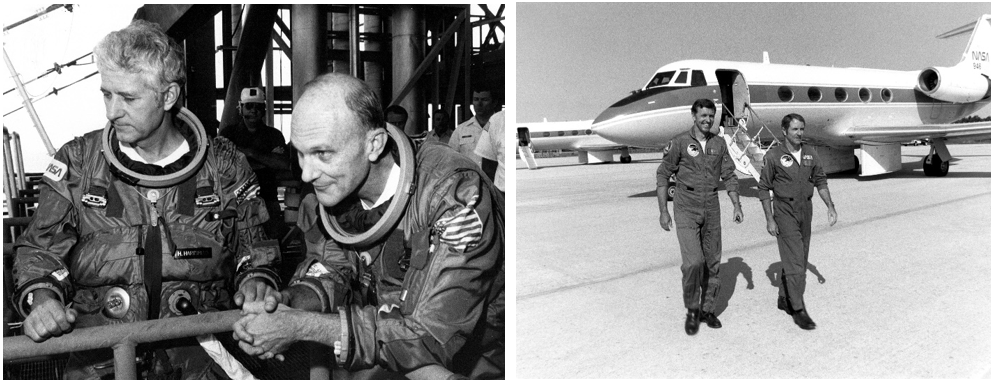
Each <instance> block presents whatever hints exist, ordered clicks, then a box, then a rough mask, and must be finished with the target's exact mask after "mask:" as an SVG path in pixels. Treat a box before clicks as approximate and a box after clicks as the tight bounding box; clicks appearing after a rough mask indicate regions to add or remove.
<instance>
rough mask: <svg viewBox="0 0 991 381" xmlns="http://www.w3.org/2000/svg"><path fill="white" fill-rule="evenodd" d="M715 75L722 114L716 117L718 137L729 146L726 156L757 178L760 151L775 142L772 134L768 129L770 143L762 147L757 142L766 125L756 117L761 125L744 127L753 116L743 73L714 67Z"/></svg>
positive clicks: (760, 166) (759, 141)
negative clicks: (719, 124)
mask: <svg viewBox="0 0 991 381" xmlns="http://www.w3.org/2000/svg"><path fill="white" fill-rule="evenodd" d="M716 79H717V80H718V81H719V92H720V94H721V96H722V97H723V105H722V107H721V109H722V110H721V111H723V113H725V116H721V117H720V121H722V124H721V126H722V127H723V130H722V137H723V139H725V140H726V145H727V146H728V147H729V150H730V156H731V157H732V158H733V163H734V164H736V169H737V170H738V171H740V172H743V173H746V174H749V175H751V176H753V178H754V179H755V180H757V181H760V172H761V170H762V169H763V166H764V152H766V151H767V149H768V148H770V147H771V145H773V142H776V141H777V140H776V138H775V137H774V135H773V134H771V133H770V131H768V132H767V134H768V135H769V136H770V138H771V141H772V143H769V144H768V145H767V146H766V147H764V146H761V133H763V132H764V130H765V129H766V127H767V126H765V125H763V123H761V122H760V121H759V120H756V122H758V123H759V124H761V126H760V127H759V128H757V126H756V124H757V123H754V124H755V126H753V127H750V128H748V124H749V122H750V121H751V120H755V119H756V115H753V112H752V111H753V109H752V108H750V87H749V86H747V80H746V79H745V78H744V77H743V73H740V72H739V71H736V70H716Z"/></svg>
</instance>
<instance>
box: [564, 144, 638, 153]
mask: <svg viewBox="0 0 991 381" xmlns="http://www.w3.org/2000/svg"><path fill="white" fill-rule="evenodd" d="M626 147H628V146H625V145H622V144H615V143H613V144H603V143H591V144H576V145H575V149H576V150H579V151H589V152H595V151H611V150H616V149H623V148H626Z"/></svg>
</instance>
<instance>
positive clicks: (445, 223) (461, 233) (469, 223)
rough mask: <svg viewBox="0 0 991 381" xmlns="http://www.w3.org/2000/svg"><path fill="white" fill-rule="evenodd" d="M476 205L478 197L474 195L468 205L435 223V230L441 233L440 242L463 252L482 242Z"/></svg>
mask: <svg viewBox="0 0 991 381" xmlns="http://www.w3.org/2000/svg"><path fill="white" fill-rule="evenodd" d="M477 203H478V195H475V196H473V197H472V198H471V201H470V202H468V205H466V206H465V207H464V208H463V209H461V210H459V211H458V212H457V213H456V214H455V215H453V216H451V217H447V218H442V219H440V220H438V221H437V228H438V230H440V231H441V235H440V241H441V242H443V243H446V244H447V245H449V246H451V247H453V248H454V249H455V250H458V251H464V250H467V249H468V247H470V246H472V245H475V244H478V242H479V241H481V240H482V219H481V218H479V217H478V213H476V212H475V204H477Z"/></svg>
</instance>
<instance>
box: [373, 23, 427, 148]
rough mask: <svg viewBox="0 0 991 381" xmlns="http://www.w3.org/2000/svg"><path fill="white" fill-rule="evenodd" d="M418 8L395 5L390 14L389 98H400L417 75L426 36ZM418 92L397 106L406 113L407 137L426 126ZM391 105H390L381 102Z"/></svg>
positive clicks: (410, 94)
mask: <svg viewBox="0 0 991 381" xmlns="http://www.w3.org/2000/svg"><path fill="white" fill-rule="evenodd" d="M420 19H421V15H420V6H418V5H397V6H395V8H394V9H393V12H392V94H393V96H394V97H395V96H396V95H397V94H400V92H401V91H402V89H403V87H404V85H406V84H407V83H408V82H409V81H410V80H411V79H413V74H414V72H415V71H416V67H417V64H419V63H420V59H421V57H422V56H423V40H424V39H425V38H426V33H424V32H423V31H422V27H421V25H420V24H421V22H420V21H421V20H420ZM421 98H422V97H421V96H420V90H419V89H418V88H416V87H415V86H414V87H413V89H412V90H411V91H410V92H409V95H407V96H406V97H405V98H404V99H403V100H402V102H400V103H399V105H400V106H402V107H403V108H405V109H406V111H407V112H409V119H408V120H407V121H406V134H407V135H416V134H418V133H420V132H422V131H424V128H423V127H424V126H426V123H425V121H424V118H423V109H424V108H425V107H424V105H423V100H422V99H421ZM383 103H391V102H383Z"/></svg>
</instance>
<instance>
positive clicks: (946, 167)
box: [922, 152, 950, 177]
mask: <svg viewBox="0 0 991 381" xmlns="http://www.w3.org/2000/svg"><path fill="white" fill-rule="evenodd" d="M922 172H924V173H925V174H926V176H935V177H943V176H946V174H947V173H949V172H950V162H949V161H943V160H942V159H940V158H939V154H938V153H935V152H933V153H931V154H929V155H926V158H925V159H923V161H922Z"/></svg>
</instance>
